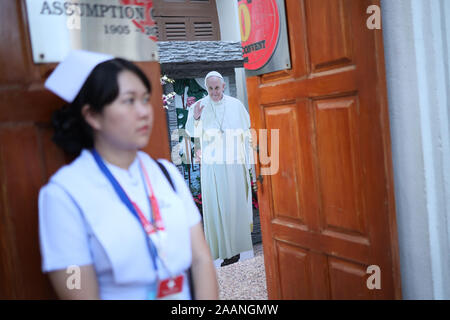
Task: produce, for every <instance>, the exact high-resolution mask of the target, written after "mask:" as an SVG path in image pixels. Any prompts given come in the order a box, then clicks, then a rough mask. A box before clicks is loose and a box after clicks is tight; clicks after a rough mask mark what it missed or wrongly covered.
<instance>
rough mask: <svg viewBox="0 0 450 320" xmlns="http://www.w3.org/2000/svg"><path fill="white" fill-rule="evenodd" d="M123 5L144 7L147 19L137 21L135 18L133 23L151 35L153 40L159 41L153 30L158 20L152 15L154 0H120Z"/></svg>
mask: <svg viewBox="0 0 450 320" xmlns="http://www.w3.org/2000/svg"><path fill="white" fill-rule="evenodd" d="M120 3H121V4H122V5H134V6H140V7H144V9H145V20H140V21H137V20H136V19H133V20H132V21H133V23H134V25H135V26H136V27H138V28H139V30H141V32H142V33H144V34H146V35H148V36H149V38H150V39H152V40H153V41H158V39H157V38H156V35H155V34H154V33H155V32H154V31H153V30H154V28H156V22H155V21H154V20H153V18H152V16H151V10H152V8H153V0H120Z"/></svg>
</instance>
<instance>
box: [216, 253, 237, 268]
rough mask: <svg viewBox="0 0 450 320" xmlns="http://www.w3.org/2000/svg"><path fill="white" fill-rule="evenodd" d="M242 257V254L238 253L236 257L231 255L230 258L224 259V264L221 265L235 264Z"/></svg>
mask: <svg viewBox="0 0 450 320" xmlns="http://www.w3.org/2000/svg"><path fill="white" fill-rule="evenodd" d="M240 257H241V254H237V255H235V256H234V257H231V258H230V259H224V260H223V262H222V264H221V265H220V266H221V267H224V266H227V265H229V264H233V263H236V262H238V261H239V259H240Z"/></svg>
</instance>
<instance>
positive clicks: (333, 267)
mask: <svg viewBox="0 0 450 320" xmlns="http://www.w3.org/2000/svg"><path fill="white" fill-rule="evenodd" d="M328 264H329V265H328V270H329V279H330V293H331V298H332V299H364V300H367V299H371V298H373V296H372V294H371V291H369V290H367V287H366V281H367V280H366V279H367V273H366V270H367V267H368V266H367V265H363V264H358V263H352V262H348V261H344V260H341V259H337V258H334V257H329V258H328Z"/></svg>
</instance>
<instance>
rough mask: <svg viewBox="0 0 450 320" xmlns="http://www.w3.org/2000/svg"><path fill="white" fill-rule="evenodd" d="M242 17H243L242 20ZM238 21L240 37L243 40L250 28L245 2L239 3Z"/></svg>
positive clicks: (246, 38)
mask: <svg viewBox="0 0 450 320" xmlns="http://www.w3.org/2000/svg"><path fill="white" fill-rule="evenodd" d="M242 18H244V21H242ZM239 22H240V25H241V39H242V41H243V42H245V41H247V40H248V37H250V29H251V20H250V11H249V10H248V7H247V5H246V4H245V3H241V4H240V5H239Z"/></svg>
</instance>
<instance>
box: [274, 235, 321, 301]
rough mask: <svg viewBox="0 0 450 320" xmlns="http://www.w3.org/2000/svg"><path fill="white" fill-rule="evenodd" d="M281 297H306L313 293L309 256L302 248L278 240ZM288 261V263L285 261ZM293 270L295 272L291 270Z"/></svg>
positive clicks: (307, 251)
mask: <svg viewBox="0 0 450 320" xmlns="http://www.w3.org/2000/svg"><path fill="white" fill-rule="evenodd" d="M275 245H276V251H277V256H278V268H279V272H278V274H279V275H280V279H279V282H280V288H279V290H280V296H281V298H282V299H308V297H310V296H311V295H312V293H313V289H312V287H313V285H314V283H313V281H312V280H313V279H311V277H310V274H311V267H312V266H311V257H310V252H309V250H304V249H302V248H298V247H295V246H292V245H289V244H286V243H283V242H280V241H277V242H276V244H275ZM287 261H289V263H286V262H287ZM292 270H295V272H292Z"/></svg>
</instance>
